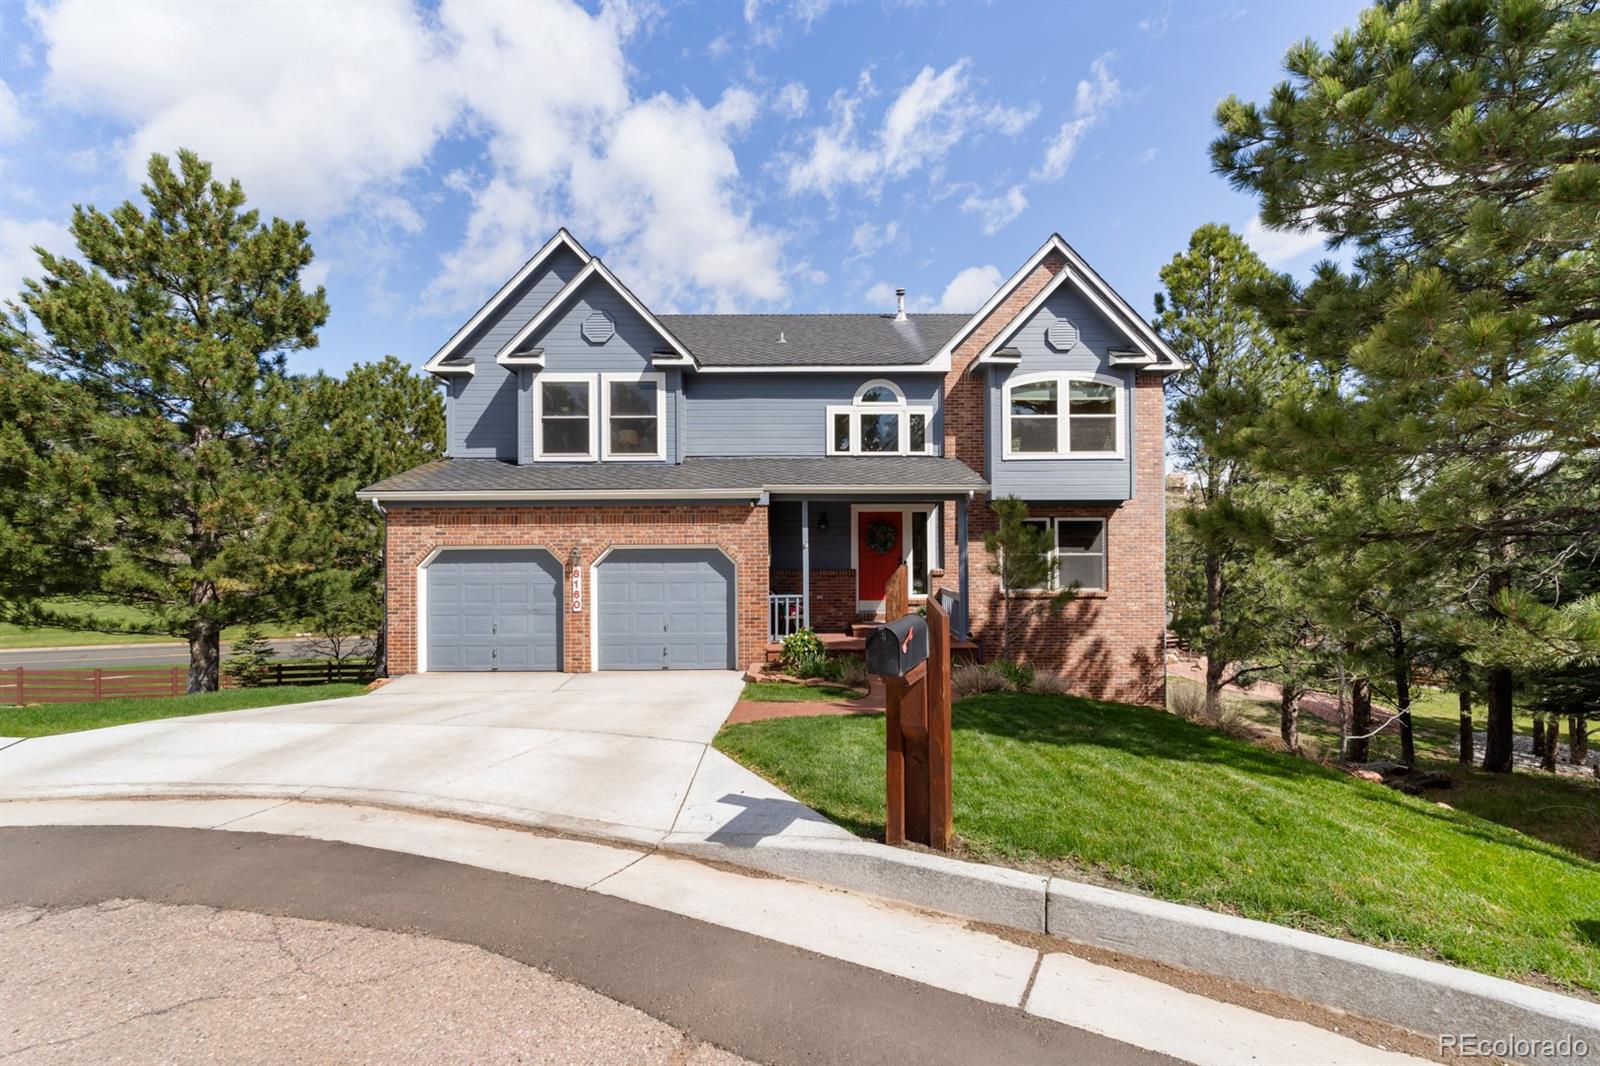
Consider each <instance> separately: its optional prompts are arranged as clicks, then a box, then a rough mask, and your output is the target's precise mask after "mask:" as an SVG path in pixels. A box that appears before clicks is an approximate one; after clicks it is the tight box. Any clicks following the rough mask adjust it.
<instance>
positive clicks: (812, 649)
mask: <svg viewBox="0 0 1600 1066" xmlns="http://www.w3.org/2000/svg"><path fill="white" fill-rule="evenodd" d="M827 664H828V655H827V652H826V651H825V650H824V648H823V646H822V639H821V638H820V637H818V636H817V635H816V634H815V633H813V632H812V631H811V630H809V629H802V630H800V631H799V632H796V633H790V634H789V635H788V636H786V637H784V638H783V668H784V669H785V670H787V671H788V672H789V673H791V674H793V675H794V676H795V677H820V676H824V675H823V671H825V670H826V669H827Z"/></svg>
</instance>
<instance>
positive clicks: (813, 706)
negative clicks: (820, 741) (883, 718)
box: [727, 674, 884, 725]
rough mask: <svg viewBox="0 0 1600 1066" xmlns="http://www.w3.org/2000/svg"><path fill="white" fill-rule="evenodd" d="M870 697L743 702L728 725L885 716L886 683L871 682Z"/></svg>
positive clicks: (732, 713)
mask: <svg viewBox="0 0 1600 1066" xmlns="http://www.w3.org/2000/svg"><path fill="white" fill-rule="evenodd" d="M762 680H763V681H781V680H785V678H783V677H778V676H774V675H770V674H769V675H767V676H765V677H763V678H762ZM869 684H870V687H869V688H868V690H867V694H866V695H865V696H863V697H861V698H860V699H859V700H794V701H792V702H777V701H774V702H767V701H765V700H740V701H739V702H738V703H735V704H734V705H733V711H732V712H731V713H730V714H729V715H728V723H727V724H728V725H738V724H739V723H741V722H764V721H767V720H768V719H772V718H820V717H822V716H823V715H843V714H882V713H883V712H884V705H883V682H881V681H879V680H878V679H877V678H872V679H871V680H870V682H869Z"/></svg>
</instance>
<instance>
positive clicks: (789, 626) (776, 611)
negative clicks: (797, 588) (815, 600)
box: [767, 592, 806, 642]
mask: <svg viewBox="0 0 1600 1066" xmlns="http://www.w3.org/2000/svg"><path fill="white" fill-rule="evenodd" d="M805 624H806V623H805V597H804V596H801V595H799V594H798V593H792V592H786V593H781V594H773V595H769V596H768V597H767V640H768V641H771V642H777V641H780V640H782V639H783V638H784V637H787V636H788V635H789V634H790V633H798V632H800V630H802V629H804V628H805Z"/></svg>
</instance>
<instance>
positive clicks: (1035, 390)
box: [1001, 372, 1126, 459]
mask: <svg viewBox="0 0 1600 1066" xmlns="http://www.w3.org/2000/svg"><path fill="white" fill-rule="evenodd" d="M1125 392H1126V390H1125V389H1124V387H1123V383H1122V382H1121V381H1119V380H1117V379H1116V378H1112V377H1103V376H1100V375H1095V374H1078V373H1069V372H1059V373H1043V374H1022V375H1014V376H1013V377H1012V378H1011V379H1010V380H1009V381H1007V382H1006V384H1005V389H1004V391H1003V393H1002V395H1001V402H1002V403H1003V405H1004V407H1003V410H1004V418H1005V425H1004V427H1003V431H1004V433H1005V438H1004V452H1003V456H1002V457H1003V458H1006V459H1111V458H1120V457H1121V456H1122V453H1123V446H1122V442H1123V438H1124V436H1125V434H1124V433H1123V429H1122V420H1123V406H1124V403H1125V400H1124V393H1125Z"/></svg>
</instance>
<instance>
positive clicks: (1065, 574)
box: [1026, 518, 1106, 592]
mask: <svg viewBox="0 0 1600 1066" xmlns="http://www.w3.org/2000/svg"><path fill="white" fill-rule="evenodd" d="M1026 521H1027V524H1028V525H1030V526H1033V527H1035V528H1037V529H1042V530H1044V531H1045V533H1046V535H1047V539H1048V540H1049V543H1050V578H1049V581H1048V583H1047V585H1046V588H1048V589H1049V590H1050V591H1055V590H1057V589H1064V588H1071V587H1073V586H1074V585H1076V586H1077V588H1078V589H1080V590H1082V591H1085V592H1104V591H1105V588H1106V520H1105V519H1104V518H1029V519H1027V520H1026Z"/></svg>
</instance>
